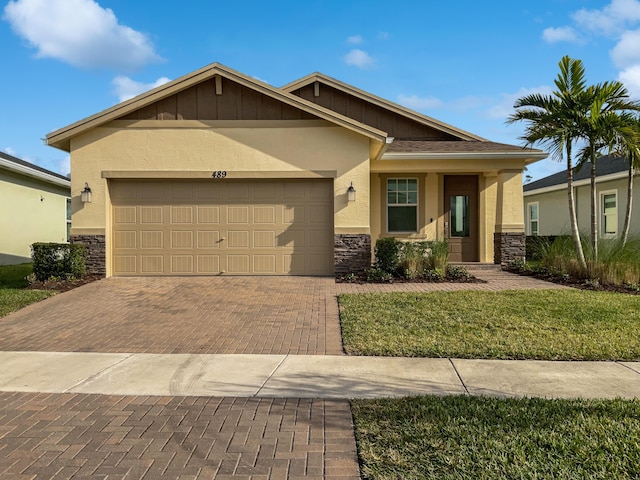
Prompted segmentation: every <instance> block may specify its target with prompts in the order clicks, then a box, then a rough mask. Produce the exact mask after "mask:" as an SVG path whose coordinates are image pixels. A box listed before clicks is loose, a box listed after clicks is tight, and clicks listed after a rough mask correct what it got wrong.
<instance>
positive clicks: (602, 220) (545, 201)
mask: <svg viewBox="0 0 640 480" xmlns="http://www.w3.org/2000/svg"><path fill="white" fill-rule="evenodd" d="M590 171H591V164H590V163H587V164H585V165H584V167H582V168H581V169H580V170H579V171H578V172H575V173H574V175H573V186H574V196H575V203H576V215H577V217H578V228H579V230H580V231H581V232H590V231H591V177H590ZM596 175H597V179H598V180H597V183H596V185H597V188H596V194H597V202H598V203H597V208H598V229H599V231H600V236H601V237H603V238H617V237H618V236H619V235H620V233H621V232H622V228H623V226H624V217H625V214H626V210H627V186H628V178H629V163H628V161H627V159H626V158H614V157H603V158H601V159H599V160H597V161H596ZM639 183H640V174H639V173H636V175H635V177H634V187H635V186H636V185H638V184H639ZM633 207H634V208H632V210H631V223H630V225H629V234H634V233H635V234H640V205H635V206H633ZM524 208H525V210H524V213H525V219H526V232H527V235H534V236H535V235H570V234H571V224H570V223H569V200H568V199H567V172H566V171H562V172H558V173H554V174H553V175H549V176H548V177H545V178H541V179H540V180H536V181H535V182H531V183H527V184H526V185H525V186H524Z"/></svg>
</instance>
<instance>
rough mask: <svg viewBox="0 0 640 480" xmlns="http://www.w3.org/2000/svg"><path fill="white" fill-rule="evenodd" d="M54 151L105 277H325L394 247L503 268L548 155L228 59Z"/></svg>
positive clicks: (127, 107) (115, 111)
mask: <svg viewBox="0 0 640 480" xmlns="http://www.w3.org/2000/svg"><path fill="white" fill-rule="evenodd" d="M47 141H48V144H49V145H51V146H53V147H56V148H60V149H62V150H65V151H67V152H70V153H71V171H72V191H73V192H74V196H73V199H72V211H73V228H72V231H71V237H72V241H74V242H82V243H85V244H87V245H88V247H89V250H90V261H89V269H90V270H91V271H93V272H98V273H102V274H106V275H107V276H111V275H118V276H122V275H181V274H186V275H194V274H202V275H217V274H222V273H227V274H252V275H253V274H259V275H262V274H314V275H330V274H333V273H334V272H335V273H341V272H348V271H355V270H362V269H364V268H366V267H368V266H369V265H370V262H371V257H372V249H373V244H375V241H376V240H377V239H378V238H380V237H385V236H395V237H398V238H402V239H415V240H420V239H442V238H448V239H449V241H450V244H451V258H452V260H454V261H471V262H493V261H494V258H495V260H496V261H497V262H499V263H504V262H506V261H509V259H510V258H512V257H514V256H515V257H522V256H524V218H523V216H522V211H523V209H522V170H523V168H524V167H525V166H526V165H528V164H530V163H532V162H534V161H536V160H539V159H542V158H544V157H545V156H546V154H545V153H544V152H542V151H540V150H532V149H523V148H521V147H518V146H513V145H504V144H500V143H493V142H489V141H487V140H484V139H482V138H480V137H478V136H476V135H473V134H471V133H468V132H465V131H463V130H460V129H458V128H456V127H453V126H451V125H447V124H445V123H442V122H439V121H437V120H434V119H432V118H429V117H427V116H424V115H421V114H419V113H416V112H413V111H411V110H408V109H406V108H403V107H401V106H399V105H396V104H394V103H392V102H389V101H387V100H384V99H382V98H379V97H376V96H374V95H371V94H369V93H367V92H364V91H362V90H359V89H357V88H355V87H352V86H349V85H346V84H344V83H342V82H339V81H337V80H334V79H332V78H330V77H327V76H324V75H322V74H312V75H309V76H307V77H305V78H302V79H300V80H298V81H296V82H293V83H291V84H289V85H286V86H284V87H282V88H275V87H272V86H270V85H268V84H266V83H263V82H261V81H259V80H256V79H255V78H251V77H249V76H246V75H243V74H241V73H239V72H236V71H234V70H231V69H229V68H227V67H225V66H223V65H220V64H212V65H209V66H207V67H204V68H202V69H200V70H197V71H195V72H193V73H191V74H188V75H186V76H184V77H182V78H179V79H177V80H174V81H172V82H170V83H168V84H166V85H163V86H161V87H158V88H155V89H153V90H151V91H149V92H146V93H143V94H142V95H139V96H137V97H135V98H133V99H131V100H128V101H125V102H123V103H120V104H118V105H116V106H114V107H112V108H109V109H107V110H104V111H102V112H100V113H97V114H95V115H93V116H91V117H88V118H86V119H84V120H80V121H79V122H76V123H74V124H72V125H69V126H67V127H64V128H62V129H60V130H57V131H55V132H52V133H50V134H49V135H47ZM85 182H86V184H87V185H88V187H89V188H90V189H91V190H92V196H93V198H92V201H91V203H89V202H85V203H83V202H82V199H81V197H80V192H81V191H82V190H83V189H84V187H85Z"/></svg>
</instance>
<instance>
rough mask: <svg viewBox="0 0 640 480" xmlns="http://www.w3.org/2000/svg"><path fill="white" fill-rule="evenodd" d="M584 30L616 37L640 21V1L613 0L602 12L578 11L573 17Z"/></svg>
mask: <svg viewBox="0 0 640 480" xmlns="http://www.w3.org/2000/svg"><path fill="white" fill-rule="evenodd" d="M571 17H572V18H573V20H574V21H575V22H576V23H577V24H578V25H579V26H581V27H582V28H584V29H586V30H589V31H591V32H594V33H596V34H601V35H615V34H617V33H619V32H621V31H623V30H624V29H625V28H626V26H627V25H629V24H633V23H635V22H638V21H640V1H638V0H611V3H610V4H609V5H606V6H605V7H603V8H602V10H587V9H585V8H583V9H581V10H578V11H577V12H575V13H574V14H573V15H571Z"/></svg>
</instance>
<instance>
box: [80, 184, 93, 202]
mask: <svg viewBox="0 0 640 480" xmlns="http://www.w3.org/2000/svg"><path fill="white" fill-rule="evenodd" d="M80 199H81V200H82V203H91V187H89V184H88V183H87V182H84V190H82V192H80Z"/></svg>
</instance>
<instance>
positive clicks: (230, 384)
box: [0, 352, 640, 399]
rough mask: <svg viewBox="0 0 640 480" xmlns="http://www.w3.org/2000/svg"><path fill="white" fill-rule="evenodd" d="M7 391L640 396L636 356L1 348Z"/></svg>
mask: <svg viewBox="0 0 640 480" xmlns="http://www.w3.org/2000/svg"><path fill="white" fill-rule="evenodd" d="M0 364H1V365H3V368H2V369H1V370H0V391H5V392H46V393H82V394H106V395H151V396H156V395H157V396H213V397H264V398H323V399H346V398H377V397H400V396H408V395H426V394H435V395H454V394H470V395H490V396H529V397H547V398H615V397H622V398H634V397H640V363H638V362H558V361H553V362H551V361H530V360H464V359H444V358H443V359H438V358H395V357H393V358H392V357H351V356H331V355H197V354H172V355H161V354H127V353H59V352H0Z"/></svg>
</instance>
